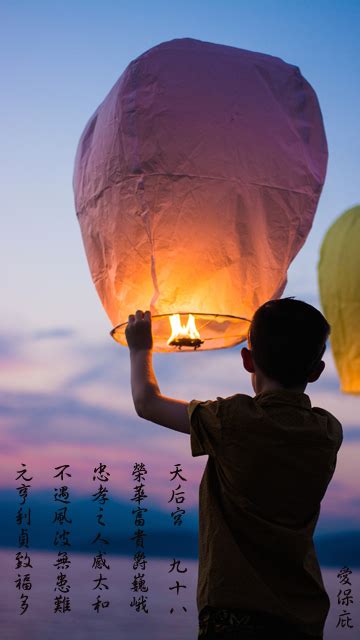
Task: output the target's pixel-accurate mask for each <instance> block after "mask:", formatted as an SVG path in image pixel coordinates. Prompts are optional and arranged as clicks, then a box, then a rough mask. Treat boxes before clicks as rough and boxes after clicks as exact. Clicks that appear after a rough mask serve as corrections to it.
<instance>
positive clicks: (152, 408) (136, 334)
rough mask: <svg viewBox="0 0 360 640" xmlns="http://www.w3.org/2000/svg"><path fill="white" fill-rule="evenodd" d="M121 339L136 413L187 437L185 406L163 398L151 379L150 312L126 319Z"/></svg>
mask: <svg viewBox="0 0 360 640" xmlns="http://www.w3.org/2000/svg"><path fill="white" fill-rule="evenodd" d="M125 335H126V339H127V343H128V345H129V350H130V365H131V391H132V396H133V401H134V406H135V410H136V413H137V414H138V415H139V416H140V417H141V418H145V420H150V421H151V422H156V423H157V424H161V425H163V426H164V427H168V428H169V429H173V430H175V431H180V432H181V433H190V420H189V416H188V412H187V407H188V404H189V403H188V402H186V401H184V400H175V399H174V398H167V397H166V396H163V395H162V394H161V392H160V389H159V385H158V383H157V380H156V377H155V373H154V369H153V366H152V347H153V341H152V333H151V314H150V311H145V313H143V312H142V311H140V310H138V311H136V314H135V315H130V316H129V321H128V325H127V327H126V332H125Z"/></svg>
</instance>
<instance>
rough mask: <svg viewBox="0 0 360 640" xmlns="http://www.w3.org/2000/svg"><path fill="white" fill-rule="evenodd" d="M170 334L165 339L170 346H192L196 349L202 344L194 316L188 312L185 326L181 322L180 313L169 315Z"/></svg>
mask: <svg viewBox="0 0 360 640" xmlns="http://www.w3.org/2000/svg"><path fill="white" fill-rule="evenodd" d="M169 319H170V325H171V336H170V338H169V339H168V341H167V344H168V345H170V346H175V347H179V349H181V347H182V346H186V347H194V349H197V348H198V347H200V345H201V344H203V342H204V341H203V340H201V338H200V333H199V332H198V330H197V328H196V323H195V318H194V316H193V315H192V314H191V313H189V318H188V321H187V324H186V326H184V325H182V324H181V320H180V314H179V313H175V314H174V315H172V316H170V318H169Z"/></svg>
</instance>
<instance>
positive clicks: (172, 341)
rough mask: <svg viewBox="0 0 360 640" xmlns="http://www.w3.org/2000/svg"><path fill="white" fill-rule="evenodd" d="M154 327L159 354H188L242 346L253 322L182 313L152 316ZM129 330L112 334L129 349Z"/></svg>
mask: <svg viewBox="0 0 360 640" xmlns="http://www.w3.org/2000/svg"><path fill="white" fill-rule="evenodd" d="M151 324H152V336H153V350H154V351H155V352H163V353H165V352H167V353H171V352H172V353H174V352H176V353H185V352H188V351H189V352H194V351H208V350H209V349H211V350H212V349H225V348H227V347H234V346H235V345H237V344H240V343H241V342H243V341H244V340H246V339H247V335H248V330H249V325H250V320H248V319H247V318H243V317H240V316H231V315H222V314H219V313H197V312H194V311H193V312H191V313H190V312H188V311H187V312H185V311H183V312H182V311H180V312H179V313H164V314H161V315H152V318H151ZM169 324H170V327H171V335H170V337H169V333H170V331H169ZM126 326H127V322H123V323H121V324H118V325H116V326H115V327H114V328H113V329H112V330H111V331H110V335H111V337H112V338H114V340H116V342H119V343H120V344H122V345H124V346H125V347H126V346H127V340H126V336H125V329H126ZM199 347H201V349H199Z"/></svg>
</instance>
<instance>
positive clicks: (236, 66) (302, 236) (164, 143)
mask: <svg viewBox="0 0 360 640" xmlns="http://www.w3.org/2000/svg"><path fill="white" fill-rule="evenodd" d="M326 165H327V144H326V137H325V132H324V127H323V122H322V116H321V111H320V108H319V104H318V101H317V97H316V95H315V92H314V91H313V89H312V88H311V86H310V85H309V84H308V82H307V81H306V80H305V79H304V77H303V76H302V75H301V73H300V71H299V69H298V68H297V67H295V66H293V65H290V64H287V63H286V62H284V61H283V60H280V59H279V58H276V57H273V56H269V55H265V54H262V53H256V52H253V51H245V50H243V49H237V48H235V47H228V46H224V45H219V44H212V43H210V42H201V41H199V40H193V39H190V38H184V39H178V40H172V41H171V42H164V43H162V44H159V45H158V46H155V47H153V48H152V49H149V50H148V51H146V52H145V53H144V54H142V55H140V56H139V57H138V58H136V60H133V61H132V62H131V63H130V64H129V66H128V67H127V68H126V69H125V71H124V72H123V74H122V75H121V77H120V78H119V79H118V80H117V82H116V83H115V84H114V86H113V87H112V89H111V90H110V92H109V93H108V95H107V96H106V97H105V99H104V100H103V101H102V102H101V104H100V106H99V107H98V108H97V109H96V111H95V113H94V114H93V115H92V116H91V118H89V120H88V122H87V124H86V126H85V129H84V131H83V133H82V136H81V138H80V141H79V144H78V148H77V152H76V158H75V166H74V177H73V188H74V196H75V208H76V213H77V216H78V220H79V223H80V228H81V233H82V238H83V242H84V246H85V252H86V257H87V260H88V264H89V267H90V271H91V276H92V279H93V282H94V284H95V287H96V290H97V292H98V295H99V297H100V299H101V301H102V304H103V306H104V308H105V311H106V313H107V315H108V317H109V319H110V322H111V326H112V327H113V329H112V330H111V332H110V333H111V335H112V337H113V338H114V339H115V340H116V341H118V342H119V343H120V344H123V345H126V344H127V342H126V338H125V327H126V320H127V318H128V316H129V315H130V314H132V313H134V310H136V309H144V310H147V309H149V310H150V311H151V314H152V329H153V339H154V351H160V352H161V351H163V352H171V351H175V352H186V351H193V350H194V349H195V350H196V351H204V350H208V349H222V348H225V347H232V346H235V345H237V344H239V343H241V342H242V341H243V340H245V339H246V337H247V332H248V327H249V320H250V319H251V318H252V316H253V314H254V312H255V310H256V309H257V308H258V307H259V306H260V305H261V304H263V303H264V302H266V301H267V300H270V299H274V298H279V297H281V295H282V293H283V290H284V288H285V285H286V278H287V269H288V267H289V264H290V263H291V261H292V260H293V259H294V257H295V256H296V254H297V253H298V251H299V250H300V248H301V247H302V245H303V244H304V242H305V240H306V237H307V235H308V233H309V231H310V228H311V225H312V222H313V218H314V215H315V211H316V207H317V203H318V199H319V197H320V193H321V189H322V185H323V182H324V179H325V172H326Z"/></svg>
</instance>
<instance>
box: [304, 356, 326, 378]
mask: <svg viewBox="0 0 360 640" xmlns="http://www.w3.org/2000/svg"><path fill="white" fill-rule="evenodd" d="M324 369H325V362H324V360H321V362H319V364H318V365H317V367H315V369H314V371H312V372H311V373H310V375H309V377H308V382H316V380H318V379H319V378H320V376H321V374H322V372H323V371H324Z"/></svg>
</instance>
